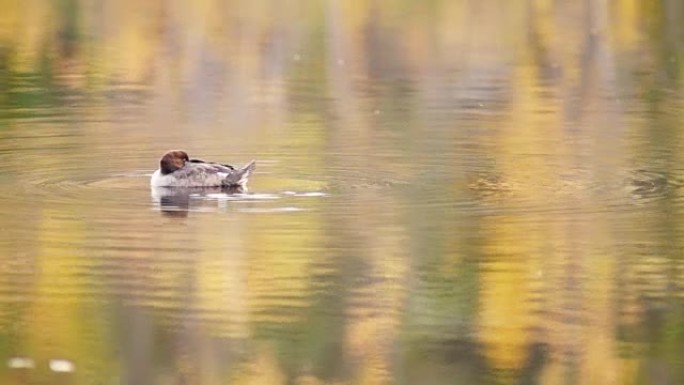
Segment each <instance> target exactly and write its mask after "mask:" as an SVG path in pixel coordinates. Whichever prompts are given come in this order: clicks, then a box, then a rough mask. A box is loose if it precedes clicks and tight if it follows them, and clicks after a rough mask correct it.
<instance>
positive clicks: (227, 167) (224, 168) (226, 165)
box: [190, 159, 235, 172]
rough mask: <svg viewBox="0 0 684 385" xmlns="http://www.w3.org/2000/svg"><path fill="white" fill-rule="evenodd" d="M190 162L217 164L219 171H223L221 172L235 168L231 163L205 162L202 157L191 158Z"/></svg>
mask: <svg viewBox="0 0 684 385" xmlns="http://www.w3.org/2000/svg"><path fill="white" fill-rule="evenodd" d="M190 162H191V163H203V164H209V165H212V166H217V167H218V168H219V169H220V170H218V171H221V172H229V171H231V170H235V167H233V166H231V165H229V164H225V163H223V164H222V163H216V162H205V161H203V160H202V159H190Z"/></svg>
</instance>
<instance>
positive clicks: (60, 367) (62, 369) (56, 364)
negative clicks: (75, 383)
mask: <svg viewBox="0 0 684 385" xmlns="http://www.w3.org/2000/svg"><path fill="white" fill-rule="evenodd" d="M49 365H50V370H52V371H53V372H58V373H71V372H73V371H74V369H75V367H74V363H73V362H71V361H69V360H60V359H54V360H50V363H49Z"/></svg>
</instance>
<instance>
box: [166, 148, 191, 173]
mask: <svg viewBox="0 0 684 385" xmlns="http://www.w3.org/2000/svg"><path fill="white" fill-rule="evenodd" d="M189 160H190V158H189V157H188V153H187V152H185V151H181V150H174V151H169V152H167V153H166V154H164V156H162V158H161V160H160V161H159V169H160V170H161V173H162V174H164V175H166V174H170V173H172V172H174V171H176V170H178V169H180V168H182V167H183V166H185V162H187V161H189Z"/></svg>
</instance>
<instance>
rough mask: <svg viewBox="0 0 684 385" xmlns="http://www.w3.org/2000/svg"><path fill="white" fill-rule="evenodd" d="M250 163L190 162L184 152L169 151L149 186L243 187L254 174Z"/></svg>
mask: <svg viewBox="0 0 684 385" xmlns="http://www.w3.org/2000/svg"><path fill="white" fill-rule="evenodd" d="M254 168H255V162H254V161H251V162H249V163H248V164H247V165H246V166H244V167H242V168H235V167H233V166H230V165H227V164H219V163H212V162H205V161H203V160H199V159H190V158H189V157H188V154H187V153H186V152H185V151H180V150H176V151H169V152H167V153H166V154H164V156H163V157H162V158H161V160H160V161H159V169H158V170H157V171H155V172H154V174H152V179H150V185H151V186H152V187H234V186H241V187H244V186H245V185H246V184H247V178H249V176H250V175H251V174H252V171H254Z"/></svg>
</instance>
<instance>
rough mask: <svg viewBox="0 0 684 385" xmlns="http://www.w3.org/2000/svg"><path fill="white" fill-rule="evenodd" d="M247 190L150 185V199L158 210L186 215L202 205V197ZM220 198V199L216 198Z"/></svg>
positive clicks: (232, 193) (221, 195)
mask: <svg viewBox="0 0 684 385" xmlns="http://www.w3.org/2000/svg"><path fill="white" fill-rule="evenodd" d="M246 192H247V188H246V187H241V186H231V187H152V190H151V196H152V201H153V202H154V203H155V205H157V206H158V207H159V210H160V211H161V212H162V213H163V214H165V215H169V216H174V217H187V216H188V212H189V211H192V210H193V209H198V208H200V207H202V206H203V204H202V202H207V200H204V199H203V198H205V197H207V196H214V195H217V198H220V197H229V196H231V195H236V194H244V193H246ZM218 200H220V199H218Z"/></svg>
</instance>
